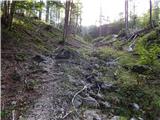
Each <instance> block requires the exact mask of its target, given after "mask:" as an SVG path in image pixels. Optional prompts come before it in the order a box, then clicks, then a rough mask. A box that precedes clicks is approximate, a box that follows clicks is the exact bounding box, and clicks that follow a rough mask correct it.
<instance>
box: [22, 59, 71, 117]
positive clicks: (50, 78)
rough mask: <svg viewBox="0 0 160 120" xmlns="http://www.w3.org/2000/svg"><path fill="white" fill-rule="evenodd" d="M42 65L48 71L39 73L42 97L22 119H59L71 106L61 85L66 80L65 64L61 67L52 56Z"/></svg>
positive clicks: (38, 89) (39, 86)
mask: <svg viewBox="0 0 160 120" xmlns="http://www.w3.org/2000/svg"><path fill="white" fill-rule="evenodd" d="M40 66H41V67H42V68H43V69H45V70H47V71H48V72H47V73H43V74H39V75H37V79H39V81H41V83H40V84H37V86H36V88H37V89H36V90H37V91H38V92H39V93H41V97H40V98H38V99H37V100H36V101H35V104H34V105H32V106H31V107H30V108H29V110H28V112H27V114H26V115H25V116H24V117H21V118H20V120H57V119H59V118H61V117H62V116H63V115H64V114H65V113H64V111H67V109H66V108H69V106H68V104H67V103H66V100H65V99H63V97H64V96H63V94H64V93H65V91H63V89H62V88H61V85H60V84H61V82H63V80H65V79H64V78H65V75H64V72H63V69H61V68H63V66H62V67H61V68H60V67H59V66H58V64H57V63H56V61H55V60H53V59H51V58H48V59H47V61H46V62H45V63H42V64H40ZM65 109H66V110H65Z"/></svg>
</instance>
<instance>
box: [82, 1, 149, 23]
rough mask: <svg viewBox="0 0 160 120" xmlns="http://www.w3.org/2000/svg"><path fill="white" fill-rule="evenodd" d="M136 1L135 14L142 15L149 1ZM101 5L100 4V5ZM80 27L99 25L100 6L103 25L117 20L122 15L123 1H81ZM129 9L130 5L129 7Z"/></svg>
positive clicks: (147, 7)
mask: <svg viewBox="0 0 160 120" xmlns="http://www.w3.org/2000/svg"><path fill="white" fill-rule="evenodd" d="M133 1H136V11H135V12H136V14H138V15H142V14H143V13H145V12H146V11H147V10H148V9H149V0H133ZM100 3H101V4H100ZM82 4H83V8H82V25H84V26H89V25H99V22H98V21H99V15H100V5H101V6H102V15H103V16H104V20H103V24H105V23H107V21H106V20H105V19H107V17H108V18H109V21H110V22H113V21H115V20H118V19H119V13H120V12H123V13H124V0H82ZM129 9H131V5H129Z"/></svg>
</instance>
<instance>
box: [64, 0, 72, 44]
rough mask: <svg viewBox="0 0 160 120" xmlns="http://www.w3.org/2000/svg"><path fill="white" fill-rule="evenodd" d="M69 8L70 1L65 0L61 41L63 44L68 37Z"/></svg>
mask: <svg viewBox="0 0 160 120" xmlns="http://www.w3.org/2000/svg"><path fill="white" fill-rule="evenodd" d="M70 9H71V1H70V0H66V5H65V18H64V29H63V41H62V43H63V44H64V42H65V41H66V39H67V38H68V30H69V16H70Z"/></svg>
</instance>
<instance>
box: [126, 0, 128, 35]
mask: <svg viewBox="0 0 160 120" xmlns="http://www.w3.org/2000/svg"><path fill="white" fill-rule="evenodd" d="M125 32H126V35H127V36H128V0H125Z"/></svg>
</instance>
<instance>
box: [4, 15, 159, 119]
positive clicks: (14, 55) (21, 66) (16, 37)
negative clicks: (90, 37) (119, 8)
mask: <svg viewBox="0 0 160 120" xmlns="http://www.w3.org/2000/svg"><path fill="white" fill-rule="evenodd" d="M22 21H24V19H21V18H18V19H17V20H16V21H15V22H14V26H15V27H13V31H12V32H10V33H9V32H6V31H5V30H3V31H2V42H3V44H2V82H1V84H2V86H1V88H2V112H1V116H2V119H3V120H9V119H13V120H121V119H122V120H127V119H132V120H143V119H144V120H151V119H152V116H160V115H159V114H157V113H159V112H158V111H159V108H157V107H155V108H154V106H151V105H150V104H151V102H152V101H153V98H152V94H151V93H152V92H153V91H149V90H152V89H150V88H148V86H147V87H146V86H143V85H140V86H139V85H138V84H137V81H136V79H135V78H134V77H135V76H136V75H135V76H134V75H133V74H130V73H128V71H124V69H123V68H121V65H120V62H119V56H118V55H117V56H114V57H113V56H112V55H113V54H114V55H115V54H116V53H115V51H112V52H111V53H110V54H106V56H105V59H102V57H103V54H102V53H101V52H98V49H100V48H104V46H102V47H101V46H100V48H97V47H95V46H96V45H95V44H93V43H87V42H84V41H83V40H81V39H78V40H77V39H73V38H72V39H71V40H69V41H68V42H67V43H66V45H65V47H64V46H60V45H59V44H58V42H59V40H61V39H62V38H61V37H62V32H61V31H60V30H58V29H55V28H53V27H51V26H49V25H46V24H44V23H41V22H39V21H37V20H33V23H28V22H27V21H28V19H25V24H21V23H23V22H22ZM29 21H30V20H29ZM35 30H36V31H38V32H34V31H35ZM17 31H19V32H17ZM113 39H114V38H111V40H113ZM109 46H110V47H114V46H111V45H109ZM110 47H109V48H110ZM109 48H108V47H107V49H108V51H111V49H109ZM120 54H122V53H120ZM123 54H124V53H123ZM127 54H128V53H127ZM101 55H102V56H101ZM125 55H126V54H125ZM123 59H124V58H123ZM118 72H120V76H119V75H118ZM122 77H123V78H122ZM120 78H121V79H125V80H126V81H127V80H130V81H128V82H129V84H127V85H126V83H125V82H124V84H123V85H122V83H123V82H122V81H120V80H119V79H120ZM131 79H133V80H131ZM132 82H133V84H131V83H132ZM142 86H143V87H142ZM151 87H152V86H151ZM154 88H155V89H156V90H158V89H159V86H154ZM146 89H147V90H148V89H149V90H148V91H146ZM155 89H154V92H155V93H154V94H158V95H159V92H157V91H156V90H155ZM144 101H145V102H144ZM157 101H158V100H157ZM150 111H152V112H150ZM153 112H154V113H155V114H154V115H153ZM151 114H152V115H151Z"/></svg>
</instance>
